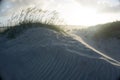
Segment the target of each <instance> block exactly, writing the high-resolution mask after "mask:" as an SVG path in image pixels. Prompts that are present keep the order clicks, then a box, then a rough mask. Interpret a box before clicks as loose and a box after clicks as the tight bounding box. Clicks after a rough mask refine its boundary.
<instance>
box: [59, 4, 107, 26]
mask: <svg viewBox="0 0 120 80" xmlns="http://www.w3.org/2000/svg"><path fill="white" fill-rule="evenodd" d="M60 7H61V6H60ZM61 11H62V12H61V13H62V17H63V18H64V19H65V21H66V23H67V24H68V25H83V26H91V25H96V24H99V23H103V22H106V19H105V18H104V17H105V16H106V15H102V14H99V13H98V12H97V11H96V9H94V8H88V7H82V6H80V5H77V4H69V5H67V6H65V7H64V8H62V10H61Z"/></svg>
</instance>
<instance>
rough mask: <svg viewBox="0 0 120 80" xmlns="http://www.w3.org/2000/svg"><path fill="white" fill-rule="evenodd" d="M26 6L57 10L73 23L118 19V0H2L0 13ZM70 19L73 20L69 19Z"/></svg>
mask: <svg viewBox="0 0 120 80" xmlns="http://www.w3.org/2000/svg"><path fill="white" fill-rule="evenodd" d="M28 6H37V7H39V8H43V9H48V10H50V9H51V10H54V9H55V10H58V12H60V13H61V14H62V15H63V17H66V18H67V20H68V23H72V22H73V24H79V23H80V24H82V25H85V24H86V25H87V24H88V25H94V24H95V23H96V24H98V23H104V22H109V21H114V20H119V19H120V18H119V14H120V0H3V1H2V3H1V4H0V13H1V14H0V15H1V16H3V15H2V14H4V15H5V14H7V13H10V12H13V11H14V10H15V11H16V10H17V9H19V8H22V7H28ZM70 15H71V16H70ZM75 15H76V16H75ZM81 18H82V19H81ZM83 18H85V19H84V20H83ZM87 18H90V19H87ZM96 18H97V20H96ZM71 19H72V20H74V21H70V20H71ZM90 21H91V22H90ZM95 21H96V22H95ZM85 22H89V23H85ZM94 22H95V23H94Z"/></svg>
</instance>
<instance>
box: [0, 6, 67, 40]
mask: <svg viewBox="0 0 120 80" xmlns="http://www.w3.org/2000/svg"><path fill="white" fill-rule="evenodd" d="M62 22H63V20H61V19H59V15H58V13H57V12H56V11H52V12H51V11H50V12H49V11H43V10H41V9H36V8H27V9H25V10H21V11H20V13H16V14H15V15H13V16H12V17H11V19H10V20H9V24H6V25H7V26H4V27H5V28H6V27H7V29H5V30H4V29H3V30H0V34H1V35H4V34H5V36H7V38H10V39H11V38H12V39H13V38H16V36H17V35H19V34H20V33H22V32H23V31H24V30H26V29H29V28H31V27H44V28H48V29H52V30H54V31H57V32H60V33H65V32H64V30H63V29H61V28H60V27H59V25H60V24H61V23H62ZM57 24H58V25H57ZM8 26H9V27H8ZM1 29H2V28H1Z"/></svg>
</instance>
